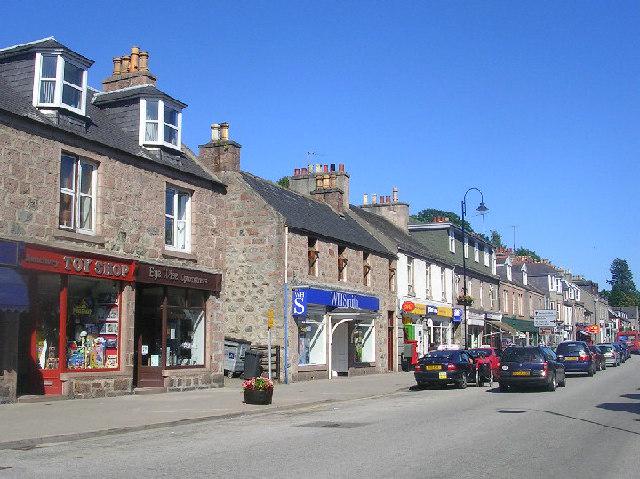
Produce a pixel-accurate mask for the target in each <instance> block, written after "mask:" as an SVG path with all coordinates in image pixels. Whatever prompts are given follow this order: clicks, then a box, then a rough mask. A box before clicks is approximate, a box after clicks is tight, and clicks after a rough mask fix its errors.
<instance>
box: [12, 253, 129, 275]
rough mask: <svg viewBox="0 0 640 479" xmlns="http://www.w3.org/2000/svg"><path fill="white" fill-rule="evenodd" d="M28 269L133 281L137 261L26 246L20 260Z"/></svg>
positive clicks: (21, 264)
mask: <svg viewBox="0 0 640 479" xmlns="http://www.w3.org/2000/svg"><path fill="white" fill-rule="evenodd" d="M20 266H22V267H23V268H26V269H35V270H39V271H47V272H50V273H60V274H73V275H78V276H91V277H93V278H102V279H116V280H120V281H133V280H134V274H135V269H136V268H135V266H136V263H135V261H120V260H113V259H107V258H104V257H98V256H91V255H88V254H86V253H71V252H69V253H67V252H59V251H54V250H48V249H42V248H36V247H34V246H29V245H28V246H26V247H25V248H24V254H23V255H22V258H21V260H20Z"/></svg>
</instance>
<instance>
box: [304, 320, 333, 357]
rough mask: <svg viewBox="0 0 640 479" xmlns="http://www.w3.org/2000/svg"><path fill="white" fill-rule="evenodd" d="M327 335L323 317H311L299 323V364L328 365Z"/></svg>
mask: <svg viewBox="0 0 640 479" xmlns="http://www.w3.org/2000/svg"><path fill="white" fill-rule="evenodd" d="M326 341H327V339H326V333H325V321H324V317H323V316H322V315H318V316H313V315H310V316H309V317H307V318H304V319H301V320H299V322H298V355H299V359H298V364H300V365H307V364H326V362H327V357H326Z"/></svg>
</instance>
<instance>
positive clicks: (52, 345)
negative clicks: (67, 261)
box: [32, 274, 60, 369]
mask: <svg viewBox="0 0 640 479" xmlns="http://www.w3.org/2000/svg"><path fill="white" fill-rule="evenodd" d="M35 283H36V285H35V291H37V292H38V294H34V295H33V298H32V301H33V307H32V315H33V316H34V320H35V334H36V362H37V367H38V368H39V369H58V368H59V367H60V365H59V356H58V338H59V330H60V276H58V275H53V274H39V275H37V276H36V279H35Z"/></svg>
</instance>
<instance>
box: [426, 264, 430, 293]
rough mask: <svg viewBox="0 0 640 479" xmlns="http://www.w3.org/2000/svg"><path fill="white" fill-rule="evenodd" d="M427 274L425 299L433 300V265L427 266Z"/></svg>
mask: <svg viewBox="0 0 640 479" xmlns="http://www.w3.org/2000/svg"><path fill="white" fill-rule="evenodd" d="M425 268H426V270H427V274H426V276H425V298H427V299H431V265H430V264H427V265H426V266H425Z"/></svg>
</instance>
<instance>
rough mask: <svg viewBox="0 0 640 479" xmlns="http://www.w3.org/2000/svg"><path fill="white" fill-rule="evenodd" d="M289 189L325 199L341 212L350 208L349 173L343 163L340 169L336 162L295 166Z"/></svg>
mask: <svg viewBox="0 0 640 479" xmlns="http://www.w3.org/2000/svg"><path fill="white" fill-rule="evenodd" d="M289 189H290V190H292V191H295V192H296V193H300V194H302V195H306V196H310V197H312V198H314V199H316V200H319V201H323V202H324V203H327V204H328V205H330V206H331V207H332V208H333V209H334V210H336V211H338V212H340V213H341V212H343V211H344V210H347V209H348V208H349V175H348V174H347V173H346V172H345V168H344V165H343V164H340V165H338V171H336V165H335V163H332V164H327V165H321V164H315V165H311V164H310V165H308V168H295V169H294V174H293V176H291V177H289Z"/></svg>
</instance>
